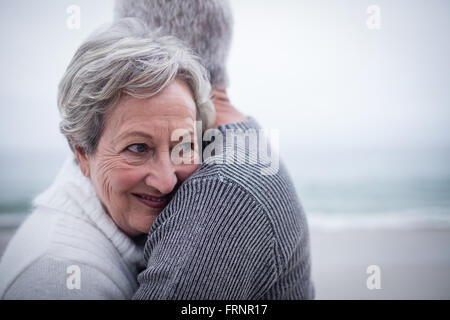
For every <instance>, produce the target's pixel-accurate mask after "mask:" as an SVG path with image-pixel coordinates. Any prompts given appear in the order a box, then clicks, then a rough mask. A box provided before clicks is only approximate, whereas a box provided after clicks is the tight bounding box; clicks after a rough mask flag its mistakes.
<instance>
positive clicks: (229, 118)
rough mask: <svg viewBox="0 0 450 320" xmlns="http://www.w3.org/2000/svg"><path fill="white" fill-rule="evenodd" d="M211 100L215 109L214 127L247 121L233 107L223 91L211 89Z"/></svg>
mask: <svg viewBox="0 0 450 320" xmlns="http://www.w3.org/2000/svg"><path fill="white" fill-rule="evenodd" d="M211 100H212V102H213V104H214V107H215V108H216V122H215V123H214V127H217V126H220V125H224V124H230V123H235V122H242V121H246V120H248V118H247V117H246V116H245V115H243V114H242V113H240V112H239V111H238V110H237V109H236V108H235V107H233V105H232V104H231V102H230V99H228V95H227V92H226V90H225V89H217V88H216V89H213V90H212V92H211Z"/></svg>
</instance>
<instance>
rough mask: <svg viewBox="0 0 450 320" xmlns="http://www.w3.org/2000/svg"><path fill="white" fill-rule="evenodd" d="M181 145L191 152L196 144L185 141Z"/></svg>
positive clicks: (184, 149) (185, 150)
mask: <svg viewBox="0 0 450 320" xmlns="http://www.w3.org/2000/svg"><path fill="white" fill-rule="evenodd" d="M181 146H182V150H183V151H184V152H189V151H191V150H193V149H194V145H193V144H192V143H190V142H186V143H183V144H182V145H181Z"/></svg>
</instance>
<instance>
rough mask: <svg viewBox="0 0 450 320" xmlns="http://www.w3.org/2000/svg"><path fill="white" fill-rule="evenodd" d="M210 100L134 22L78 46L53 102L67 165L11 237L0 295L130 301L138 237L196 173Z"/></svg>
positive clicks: (202, 80) (197, 69) (192, 69)
mask: <svg viewBox="0 0 450 320" xmlns="http://www.w3.org/2000/svg"><path fill="white" fill-rule="evenodd" d="M209 94H210V86H209V83H208V81H207V78H206V76H205V72H204V69H203V68H202V67H201V66H200V64H199V63H198V61H197V59H196V58H195V57H194V56H193V55H192V54H191V53H190V52H188V51H186V50H185V49H184V48H183V47H181V46H180V44H179V43H178V42H177V41H176V40H175V39H173V38H169V37H165V38H159V39H158V38H155V37H154V36H152V35H151V34H150V33H149V31H148V30H147V29H146V28H145V27H144V26H143V25H142V24H141V23H140V22H138V21H137V20H133V19H124V20H120V21H118V22H116V23H115V24H113V25H112V26H110V27H109V28H107V29H106V30H105V29H103V30H101V31H98V32H96V33H95V34H94V35H92V36H91V37H90V38H89V39H88V40H87V41H86V42H85V43H83V44H82V46H81V47H80V48H79V49H78V51H77V52H76V53H75V56H74V57H73V59H72V61H71V62H70V64H69V67H68V68H67V70H66V72H65V74H64V76H63V79H62V81H61V83H60V85H59V94H58V107H59V109H60V113H61V118H62V120H61V124H60V127H61V131H62V133H63V134H64V135H65V136H66V138H67V139H68V141H69V145H70V147H71V149H72V151H73V154H74V156H72V157H70V159H68V160H67V161H66V162H65V164H64V165H63V167H62V169H61V171H60V172H59V174H58V176H57V178H56V179H55V182H54V183H53V185H52V186H51V187H50V188H49V189H48V190H46V191H45V192H44V193H42V194H41V195H39V196H38V197H37V198H36V199H35V201H34V206H35V209H34V212H33V213H32V214H31V215H30V216H29V218H28V219H27V220H26V221H25V222H24V224H23V225H22V226H21V227H20V229H19V230H18V232H17V233H16V235H15V236H14V238H13V239H12V240H11V242H10V244H9V246H8V248H7V250H6V252H5V254H4V256H3V258H2V261H1V264H0V274H1V277H0V297H1V298H3V299H72V298H74V299H79V298H81V299H128V298H130V297H131V296H132V295H133V293H134V292H135V291H136V290H137V280H136V278H137V275H138V273H139V272H140V271H141V270H142V268H143V267H144V266H143V265H142V262H141V261H142V248H143V240H145V234H146V233H148V231H149V230H150V227H151V226H152V224H153V222H154V220H155V218H156V217H157V216H158V214H159V213H160V212H161V211H162V210H163V208H164V207H165V206H166V205H167V204H168V202H169V201H170V199H171V196H172V195H173V193H174V192H175V191H176V189H177V187H178V186H179V185H180V183H181V182H182V181H183V180H185V179H186V178H188V177H189V176H190V175H191V174H192V173H193V172H194V171H195V170H196V169H197V165H196V164H195V161H192V160H195V159H193V158H195V156H196V152H195V150H192V148H195V144H194V143H193V141H194V132H195V121H196V120H201V121H202V124H203V129H205V128H207V127H209V126H210V125H212V124H213V123H214V109H213V106H212V103H211V101H210V100H209ZM175 130H181V131H178V132H184V133H186V134H187V135H191V136H188V137H183V136H182V137H179V138H181V140H182V141H188V142H186V143H183V145H182V144H181V143H179V142H180V139H178V138H176V137H175V139H174V136H173V135H172V134H173V133H174V132H175ZM180 145H181V146H180ZM177 147H179V148H178V149H177V152H174V151H175V148H177ZM174 154H176V155H180V156H182V157H183V159H182V160H183V161H182V162H181V163H180V161H177V162H176V161H173V158H172V157H171V155H174ZM186 160H188V161H186ZM37 169H38V168H37Z"/></svg>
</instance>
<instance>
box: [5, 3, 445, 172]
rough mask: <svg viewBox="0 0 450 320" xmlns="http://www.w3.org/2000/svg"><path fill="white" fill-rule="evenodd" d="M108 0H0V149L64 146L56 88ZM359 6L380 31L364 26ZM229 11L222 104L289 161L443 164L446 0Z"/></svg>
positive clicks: (106, 14)
mask: <svg viewBox="0 0 450 320" xmlns="http://www.w3.org/2000/svg"><path fill="white" fill-rule="evenodd" d="M71 5H76V6H78V7H79V8H80V10H81V11H80V18H81V20H80V28H79V29H69V28H68V27H67V19H68V18H69V15H70V14H69V13H67V8H68V7H70V6H71ZM113 5H114V1H112V0H96V1H88V0H71V1H65V0H53V1H50V0H46V1H27V0H15V1H1V3H0V35H1V39H2V40H3V44H2V50H1V52H0V68H1V70H2V72H1V74H0V92H1V97H2V100H1V102H0V150H2V151H1V152H3V153H5V152H6V153H8V154H9V155H11V154H14V153H15V152H17V153H19V152H22V153H23V152H25V153H26V152H30V153H31V152H33V153H42V154H44V153H48V154H50V153H61V154H62V153H65V152H68V150H69V149H68V147H67V145H66V142H65V140H64V138H63V137H62V136H61V134H59V130H58V122H59V114H58V111H57V107H56V92H57V85H58V82H59V80H60V78H61V76H62V74H63V72H64V70H65V68H66V67H67V65H68V63H69V61H70V59H71V57H72V55H73V54H74V52H75V50H76V49H77V48H78V46H79V45H80V44H81V43H82V41H83V40H84V39H85V38H86V37H87V36H88V35H89V34H90V33H91V32H92V31H93V30H95V29H96V28H97V27H98V26H100V25H101V24H103V23H107V22H109V21H111V19H112V16H113V12H112V11H113ZM370 5H376V6H377V8H378V9H379V12H380V15H379V17H380V19H379V27H380V28H379V29H369V27H368V26H367V20H368V19H369V18H370V14H368V13H367V9H368V7H369V6H370ZM232 8H233V12H234V20H235V26H234V40H233V45H232V49H231V53H230V57H229V61H228V68H229V73H230V87H229V94H230V97H231V101H232V103H233V104H234V105H235V106H236V107H237V108H238V109H240V110H242V111H243V112H244V113H246V114H248V115H251V116H253V117H255V118H256V119H257V120H258V121H259V122H260V123H261V125H262V126H263V127H265V128H267V129H276V130H279V132H280V152H281V153H282V154H284V155H286V161H287V162H288V163H290V165H291V166H295V165H296V163H297V162H298V160H299V159H300V158H302V155H305V157H304V158H307V157H308V156H311V154H313V155H314V156H313V157H312V158H314V159H318V158H320V159H325V160H324V161H325V162H323V163H325V164H326V163H327V162H326V159H331V158H332V157H334V156H336V155H339V154H341V151H342V150H347V151H348V152H351V153H352V154H353V153H358V154H359V155H360V156H361V155H362V159H363V160H361V162H360V164H363V163H365V162H364V161H365V160H364V155H365V154H372V155H373V154H377V155H380V152H381V154H382V155H383V154H387V153H383V152H385V151H383V150H390V151H389V152H391V151H392V150H394V151H395V150H407V151H408V152H409V153H408V156H405V157H409V155H411V154H412V157H414V158H417V157H419V158H420V157H423V156H424V154H426V155H428V158H427V159H426V161H425V162H424V163H427V164H426V165H422V168H423V169H424V170H425V169H426V168H425V167H426V166H428V165H429V164H430V163H438V164H439V165H440V166H443V167H445V168H446V169H449V165H446V163H448V162H447V160H450V157H448V154H449V153H444V156H442V154H441V153H437V152H435V151H429V150H437V149H439V150H448V149H450V134H449V132H450V90H449V80H450V60H449V58H448V57H450V44H449V39H450V19H449V13H450V2H449V1H446V0H443V1H438V0H431V1H417V0H413V1H402V0H396V1H392V0H391V1H348V0H340V1H337V0H334V1H332V0H323V1H317V0H311V1H297V0H283V1H278V0H277V1H256V0H246V1H237V0H236V1H232ZM380 150H381V151H380ZM411 150H412V151H411ZM422 150H426V151H422ZM366 151H367V152H369V153H365V152H366ZM386 152H387V151H386ZM405 152H406V151H405ZM411 152H412V153H411ZM391 153H392V152H391ZM405 154H406V153H405ZM367 157H369V156H367ZM367 157H366V158H367ZM405 157H404V158H403V160H404V159H405ZM381 158H382V159H386V158H383V157H381ZM381 158H380V159H381ZM342 159H344V160H343V161H342V163H346V161H347V160H345V159H346V158H345V157H344V158H342ZM374 159H375V160H374ZM376 159H377V158H373V157H372V156H370V160H371V161H372V162H373V161H375V162H376V161H377V160H376ZM389 159H390V158H389ZM366 160H367V159H366ZM403 160H401V159H400V160H399V161H398V167H399V168H401V167H402V166H403V165H402V164H401V163H402V161H403ZM386 161H391V160H386ZM430 161H431V162H430ZM433 161H434V162H433ZM313 162H315V160H314V161H313ZM403 162H404V161H403ZM449 162H450V161H449ZM323 163H322V164H323ZM322 164H321V165H322ZM321 165H317V166H316V167H314V166H313V167H311V169H315V170H316V171H314V170H312V171H308V172H319V171H322V167H321ZM408 165H409V164H408V163H407V164H406V166H408ZM347 167H348V169H349V170H351V169H352V164H351V163H350V164H348V163H347ZM361 168H362V169H361V170H368V169H367V168H368V167H367V166H364V165H363V166H362V167H361Z"/></svg>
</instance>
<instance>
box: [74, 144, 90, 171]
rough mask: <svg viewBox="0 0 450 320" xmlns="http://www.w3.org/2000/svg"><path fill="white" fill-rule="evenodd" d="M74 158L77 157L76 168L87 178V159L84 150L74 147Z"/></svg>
mask: <svg viewBox="0 0 450 320" xmlns="http://www.w3.org/2000/svg"><path fill="white" fill-rule="evenodd" d="M74 150H75V156H76V157H77V162H78V166H79V167H80V170H81V172H82V173H83V175H84V176H85V177H88V178H89V175H90V170H89V157H88V155H87V154H86V152H85V151H84V148H82V147H80V146H74Z"/></svg>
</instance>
